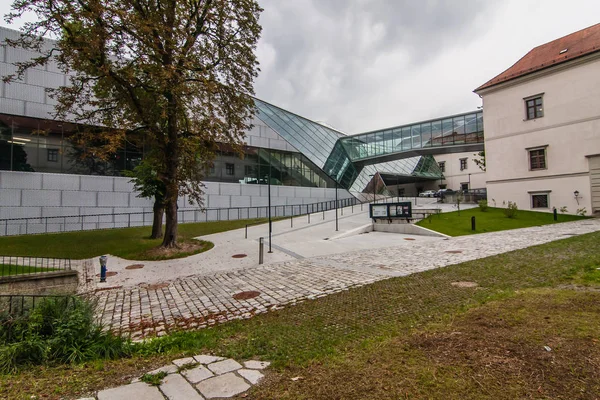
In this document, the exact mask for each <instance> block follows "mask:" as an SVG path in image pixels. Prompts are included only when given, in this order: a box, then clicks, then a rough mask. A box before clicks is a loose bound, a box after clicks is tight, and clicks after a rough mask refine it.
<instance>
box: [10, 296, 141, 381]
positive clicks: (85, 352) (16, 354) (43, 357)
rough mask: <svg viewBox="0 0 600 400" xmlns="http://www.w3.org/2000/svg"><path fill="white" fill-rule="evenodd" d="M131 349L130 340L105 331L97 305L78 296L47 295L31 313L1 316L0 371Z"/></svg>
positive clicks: (76, 360)
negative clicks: (98, 319)
mask: <svg viewBox="0 0 600 400" xmlns="http://www.w3.org/2000/svg"><path fill="white" fill-rule="evenodd" d="M130 352H131V345H130V342H129V340H127V339H124V338H121V337H119V336H115V335H113V334H112V333H110V332H104V331H102V327H101V326H100V325H98V324H97V323H95V322H94V307H93V304H92V303H91V302H89V301H87V300H83V299H80V298H77V297H64V298H48V299H45V300H44V301H42V302H41V303H40V304H39V305H38V306H37V307H36V308H35V309H34V310H33V311H31V312H30V313H29V314H28V315H24V316H22V317H16V318H15V317H12V316H10V315H4V316H0V372H3V373H8V372H14V371H16V370H18V369H19V368H22V367H24V366H26V365H30V364H52V363H79V362H82V361H87V360H93V359H99V358H104V359H112V358H117V357H121V356H124V355H128V354H130Z"/></svg>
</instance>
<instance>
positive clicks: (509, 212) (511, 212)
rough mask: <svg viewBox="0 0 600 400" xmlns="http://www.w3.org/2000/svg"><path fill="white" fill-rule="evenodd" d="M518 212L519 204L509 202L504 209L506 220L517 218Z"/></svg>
mask: <svg viewBox="0 0 600 400" xmlns="http://www.w3.org/2000/svg"><path fill="white" fill-rule="evenodd" d="M518 210H519V207H517V203H514V202H512V201H509V202H508V204H507V205H506V208H505V209H504V215H506V218H514V217H516V216H517V211H518Z"/></svg>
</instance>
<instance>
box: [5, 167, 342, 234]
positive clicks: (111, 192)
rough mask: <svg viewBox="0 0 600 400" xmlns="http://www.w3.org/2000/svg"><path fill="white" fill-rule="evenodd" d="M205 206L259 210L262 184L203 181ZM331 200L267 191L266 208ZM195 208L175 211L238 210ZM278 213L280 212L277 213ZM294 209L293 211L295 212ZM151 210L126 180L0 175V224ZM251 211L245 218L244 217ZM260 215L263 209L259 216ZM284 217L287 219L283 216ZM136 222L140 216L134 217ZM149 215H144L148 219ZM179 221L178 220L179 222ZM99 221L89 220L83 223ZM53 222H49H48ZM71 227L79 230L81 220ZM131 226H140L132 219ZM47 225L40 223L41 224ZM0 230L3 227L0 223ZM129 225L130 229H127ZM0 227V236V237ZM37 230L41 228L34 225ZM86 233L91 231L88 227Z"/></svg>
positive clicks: (322, 193)
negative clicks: (268, 193) (269, 201)
mask: <svg viewBox="0 0 600 400" xmlns="http://www.w3.org/2000/svg"><path fill="white" fill-rule="evenodd" d="M205 184H206V188H205V192H206V194H205V196H204V201H205V203H204V206H205V207H206V208H208V209H224V208H239V207H264V206H266V205H267V204H268V197H267V192H268V187H267V185H244V184H236V183H221V182H206V183H205ZM338 198H339V199H345V198H352V195H351V194H350V193H349V192H348V191H346V190H339V191H338ZM333 199H335V189H326V188H311V187H293V186H271V204H272V205H273V206H290V207H287V208H286V213H290V212H291V206H292V205H299V204H312V203H318V202H324V201H329V200H333ZM194 209H198V206H197V205H190V204H189V203H188V201H187V196H185V197H181V198H180V199H179V210H180V211H184V210H190V212H189V213H186V214H185V216H186V217H187V218H188V221H189V220H190V219H192V220H193V219H194V218H196V219H198V220H203V219H206V218H208V219H209V220H216V219H237V218H238V212H237V210H232V211H230V212H229V216H227V212H226V211H222V212H221V213H220V214H218V213H217V212H216V211H213V212H209V213H208V216H207V215H205V214H203V213H201V214H202V215H195V214H194V213H192V212H191V210H194ZM280 210H281V212H283V210H282V209H281V208H280ZM296 210H297V208H296ZM150 211H152V201H151V200H150V199H143V198H139V197H137V193H136V192H134V190H133V185H132V184H131V183H129V178H122V177H104V176H89V175H67V174H50V173H39V172H11V171H0V220H2V219H15V218H40V217H56V216H79V215H91V214H115V213H137V212H150ZM248 212H250V214H247V213H248ZM261 212H263V213H264V210H263V211H261ZM253 213H256V210H250V211H240V214H239V217H240V218H248V217H254V216H255V215H254V214H253ZM288 215H289V214H288ZM139 218H140V219H141V218H142V216H140V217H139ZM148 218H149V216H146V219H148ZM180 219H181V218H180ZM92 220H93V221H98V219H97V218H96V219H92V218H89V219H87V221H90V224H91V221H92ZM49 221H50V222H52V220H49ZM77 221H79V222H74V224H75V225H76V226H74V227H73V229H75V228H79V225H80V224H81V220H80V219H78V220H77ZM102 221H103V222H105V225H104V226H103V227H109V225H110V224H112V223H113V220H112V219H110V218H109V219H107V218H104V219H102ZM120 221H121V222H122V223H121V225H120V226H127V220H126V219H121V220H120ZM134 222H136V223H137V222H141V220H140V221H137V220H135V221H134ZM45 223H46V221H44V222H40V224H45ZM0 225H3V223H1V222H0ZM132 225H133V224H132ZM4 228H5V227H4V226H0V235H3V234H4ZM37 229H42V226H38V227H37ZM89 229H95V228H94V227H93V226H92V225H90V227H89Z"/></svg>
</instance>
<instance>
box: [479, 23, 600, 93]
mask: <svg viewBox="0 0 600 400" xmlns="http://www.w3.org/2000/svg"><path fill="white" fill-rule="evenodd" d="M565 49H566V50H567V51H566V52H563V53H562V54H561V52H562V51H563V50H565ZM596 51H600V24H596V25H593V26H590V27H589V28H585V29H582V30H580V31H577V32H574V33H571V34H570V35H567V36H564V37H562V38H560V39H556V40H553V41H551V42H549V43H546V44H543V45H541V46H538V47H536V48H534V49H533V50H531V51H530V52H529V53H527V54H526V55H525V56H524V57H523V58H521V59H520V60H519V61H517V62H516V63H515V64H514V65H513V66H512V67H510V68H509V69H507V70H506V71H504V72H503V73H501V74H500V75H498V76H496V77H494V78H492V79H490V80H489V81H487V82H486V83H484V84H483V85H481V86H479V87H478V88H477V89H475V92H477V91H479V90H482V89H487V88H489V87H491V86H494V85H497V84H499V83H502V82H506V81H510V80H512V79H515V78H518V77H520V76H523V75H527V74H530V73H532V72H535V71H539V70H541V69H544V68H548V67H551V66H553V65H557V64H560V63H563V62H566V61H570V60H573V59H575V58H577V57H581V56H584V55H587V54H590V53H594V52H596Z"/></svg>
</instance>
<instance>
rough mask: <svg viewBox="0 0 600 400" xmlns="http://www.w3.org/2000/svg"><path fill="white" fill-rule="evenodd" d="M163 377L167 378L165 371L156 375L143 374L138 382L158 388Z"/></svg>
mask: <svg viewBox="0 0 600 400" xmlns="http://www.w3.org/2000/svg"><path fill="white" fill-rule="evenodd" d="M165 376H167V373H166V372H165V371H160V372H158V373H156V374H144V375H142V377H141V378H140V380H141V381H142V382H146V383H147V384H148V385H152V386H160V385H161V383H162V381H163V379H164V378H165Z"/></svg>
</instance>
